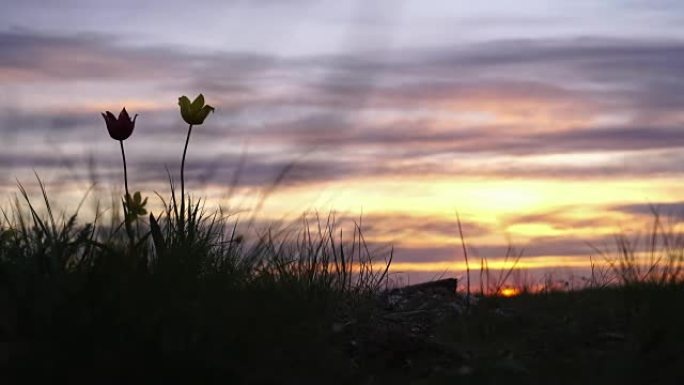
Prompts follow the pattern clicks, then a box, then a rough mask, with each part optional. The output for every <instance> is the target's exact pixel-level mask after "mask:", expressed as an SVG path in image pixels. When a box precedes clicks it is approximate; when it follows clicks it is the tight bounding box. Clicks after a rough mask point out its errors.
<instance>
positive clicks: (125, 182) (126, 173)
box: [119, 140, 131, 200]
mask: <svg viewBox="0 0 684 385" xmlns="http://www.w3.org/2000/svg"><path fill="white" fill-rule="evenodd" d="M119 144H121V157H122V158H123V166H124V186H125V188H126V199H127V200H128V197H130V196H131V195H130V194H129V193H128V171H127V170H126V152H125V151H124V145H123V140H120V141H119Z"/></svg>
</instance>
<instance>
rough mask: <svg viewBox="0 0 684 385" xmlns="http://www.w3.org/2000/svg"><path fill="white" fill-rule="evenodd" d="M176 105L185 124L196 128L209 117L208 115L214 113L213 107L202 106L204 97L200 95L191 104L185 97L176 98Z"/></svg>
mask: <svg viewBox="0 0 684 385" xmlns="http://www.w3.org/2000/svg"><path fill="white" fill-rule="evenodd" d="M178 105H179V106H180V112H181V116H182V117H183V120H185V123H187V124H192V125H196V126H198V125H200V124H202V123H204V119H206V118H207V116H209V113H210V112H214V107H212V106H210V105H205V104H204V95H202V94H199V95H198V96H197V97H196V98H195V100H193V101H192V102H190V99H188V97H187V96H181V97H180V98H178Z"/></svg>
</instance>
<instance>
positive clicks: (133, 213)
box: [102, 107, 147, 245]
mask: <svg viewBox="0 0 684 385" xmlns="http://www.w3.org/2000/svg"><path fill="white" fill-rule="evenodd" d="M102 117H103V118H104V120H105V123H106V125H107V131H108V132H109V136H111V137H112V139H114V140H118V141H119V144H120V145H121V158H122V159H123V169H124V189H125V191H126V195H125V196H124V199H123V201H122V205H123V210H124V224H125V227H126V234H127V235H128V238H129V240H130V241H131V245H133V242H134V235H133V229H132V228H131V224H132V223H133V221H135V220H136V219H137V218H138V216H141V215H145V214H147V210H145V205H146V204H147V198H145V199H144V200H143V199H142V197H141V195H140V192H136V193H135V194H134V195H131V193H130V191H129V190H128V169H127V165H126V151H125V150H124V144H123V142H124V140H126V139H128V138H129V137H130V136H131V134H133V129H134V128H135V121H136V119H137V118H138V114H135V116H134V117H133V119H131V117H130V115H128V111H126V107H124V108H123V109H122V110H121V112H120V113H119V117H118V118H117V117H115V116H114V114H112V113H111V112H110V111H106V112H103V113H102Z"/></svg>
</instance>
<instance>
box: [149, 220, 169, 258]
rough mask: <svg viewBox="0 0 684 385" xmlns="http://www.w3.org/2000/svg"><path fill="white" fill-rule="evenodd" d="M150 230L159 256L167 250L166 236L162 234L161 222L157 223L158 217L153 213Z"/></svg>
mask: <svg viewBox="0 0 684 385" xmlns="http://www.w3.org/2000/svg"><path fill="white" fill-rule="evenodd" d="M150 232H151V233H152V242H153V243H154V248H155V250H156V252H157V256H159V255H160V254H163V253H164V251H165V250H166V244H165V242H164V236H163V235H162V232H161V228H160V227H159V223H157V219H156V218H155V217H154V215H152V214H150Z"/></svg>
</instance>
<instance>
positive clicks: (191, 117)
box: [178, 94, 214, 231]
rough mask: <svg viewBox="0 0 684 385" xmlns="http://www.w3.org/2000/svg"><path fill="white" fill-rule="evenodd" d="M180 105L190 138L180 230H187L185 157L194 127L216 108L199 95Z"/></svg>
mask: <svg viewBox="0 0 684 385" xmlns="http://www.w3.org/2000/svg"><path fill="white" fill-rule="evenodd" d="M178 105H179V106H180V113H181V117H183V120H184V121H185V122H186V123H188V136H187V137H186V139H185V147H183V159H182V160H181V174H180V176H181V206H180V207H181V208H180V223H179V225H180V230H181V231H184V230H185V155H186V154H187V152H188V143H189V142H190V134H192V127H193V126H199V125H201V124H202V123H204V120H205V119H206V118H207V116H209V113H210V112H214V107H212V106H210V105H205V104H204V95H202V94H199V95H198V96H197V97H196V98H195V100H193V101H192V102H190V99H188V97H187V96H185V95H183V96H181V97H180V98H178Z"/></svg>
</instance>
